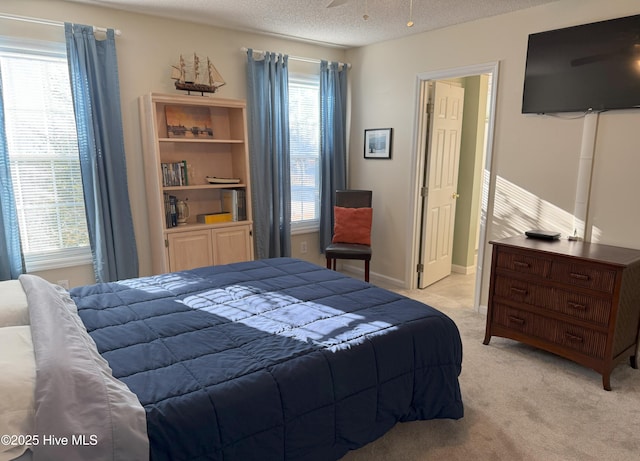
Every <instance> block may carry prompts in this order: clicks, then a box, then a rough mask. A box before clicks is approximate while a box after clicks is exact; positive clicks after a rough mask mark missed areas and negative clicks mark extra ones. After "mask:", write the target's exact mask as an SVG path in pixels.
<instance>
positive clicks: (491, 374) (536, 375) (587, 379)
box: [342, 276, 640, 461]
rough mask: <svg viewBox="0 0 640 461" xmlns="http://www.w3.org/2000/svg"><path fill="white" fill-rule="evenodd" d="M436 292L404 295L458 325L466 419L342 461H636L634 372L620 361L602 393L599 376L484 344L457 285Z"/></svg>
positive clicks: (377, 444)
mask: <svg viewBox="0 0 640 461" xmlns="http://www.w3.org/2000/svg"><path fill="white" fill-rule="evenodd" d="M467 278H468V276H467ZM461 280H462V281H461ZM452 282H453V283H452ZM457 282H460V284H459V288H458V289H457V290H456V288H455V286H456V284H457ZM439 283H442V282H439ZM443 285H446V287H445V290H444V291H443V290H433V291H429V290H423V291H420V290H415V291H407V292H402V294H405V295H407V296H410V297H413V298H416V299H419V300H420V301H423V302H426V303H427V304H430V305H432V306H433V307H436V308H437V309H439V310H441V311H443V312H444V313H445V314H447V315H448V316H449V317H451V318H452V319H453V320H454V321H455V322H456V324H457V325H458V328H459V330H460V333H461V336H462V342H463V362H462V374H461V376H460V386H461V389H462V399H463V402H464V406H465V416H464V418H462V419H460V420H457V421H453V420H434V421H417V422H409V423H399V424H397V425H396V426H395V427H394V428H393V429H392V430H391V431H390V432H389V433H387V434H386V435H385V436H383V437H382V438H380V439H378V440H376V441H374V442H372V443H370V444H369V445H367V446H365V447H362V448H360V449H358V450H355V451H352V452H350V453H348V454H347V455H346V456H344V457H343V458H342V461H383V460H384V461H389V460H392V461H424V460H451V461H457V460H460V461H462V460H464V461H467V460H480V461H484V460H509V461H516V460H536V461H537V460H540V461H543V460H544V461H550V460H559V461H560V460H562V461H568V460H576V461H577V460H580V461H589V460H593V461H596V460H598V461H603V460H606V461H627V460H629V461H631V460H639V459H640V431H638V424H639V422H640V370H634V369H632V368H631V367H630V366H629V364H628V362H624V363H620V364H619V365H618V366H617V367H616V369H615V370H614V371H613V373H612V375H611V386H612V391H611V392H607V391H605V390H604V389H603V388H602V379H601V376H600V375H599V374H598V373H596V372H595V371H593V370H590V369H588V368H585V367H582V366H580V365H577V364H574V363H573V362H570V361H568V360H565V359H562V358H560V357H557V356H554V355H552V354H549V353H546V352H542V351H538V350H536V349H534V348H532V347H529V346H526V345H523V344H520V343H517V342H515V341H511V340H508V339H504V338H497V337H493V338H492V339H491V343H490V344H489V345H488V346H485V345H483V344H482V340H483V339H484V328H485V321H486V317H485V315H483V314H479V313H476V312H475V311H473V310H472V309H471V307H470V306H471V301H470V299H471V296H472V295H471V296H469V286H468V284H466V283H465V282H464V278H462V279H456V278H455V277H454V278H453V279H450V280H448V281H447V282H446V283H444V284H443ZM452 287H453V291H451V289H452ZM472 290H473V288H472V286H471V293H472ZM452 293H454V295H452ZM465 297H466V298H465Z"/></svg>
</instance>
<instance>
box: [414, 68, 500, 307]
mask: <svg viewBox="0 0 640 461" xmlns="http://www.w3.org/2000/svg"><path fill="white" fill-rule="evenodd" d="M481 79H484V80H485V81H486V82H488V83H487V85H486V90H485V93H484V98H485V100H484V102H483V101H480V102H481V103H480V104H477V107H478V110H479V111H480V112H482V113H480V112H479V113H478V114H477V116H476V117H468V120H466V121H463V122H464V123H470V124H472V125H471V129H469V127H468V126H467V127H465V128H463V134H462V136H463V137H464V136H465V133H470V132H471V133H472V132H473V131H474V130H477V129H479V127H480V123H482V124H483V132H482V138H483V139H482V145H480V146H475V147H474V148H473V149H475V153H473V152H472V153H469V146H467V147H466V149H467V153H466V154H465V155H466V157H467V160H466V161H467V162H468V163H467V166H466V167H464V168H467V169H468V168H470V167H469V162H470V164H471V165H472V168H475V169H476V170H477V171H476V173H475V174H471V175H470V174H469V171H466V172H465V173H463V174H462V175H459V181H458V183H457V184H458V186H459V187H458V188H459V189H460V191H464V192H463V194H464V198H465V199H466V205H465V206H459V207H458V208H459V209H458V212H457V214H456V219H455V222H457V224H454V226H455V227H456V228H457V229H456V232H455V240H456V244H455V248H453V250H452V251H453V254H454V260H453V263H452V264H450V265H449V266H450V267H447V270H448V269H451V271H453V272H460V273H467V274H470V273H472V272H475V274H476V276H475V288H474V293H475V294H474V307H475V308H476V309H479V308H480V306H479V303H480V291H481V281H482V266H483V260H484V251H485V245H484V240H485V235H486V217H487V216H488V215H489V214H488V210H487V207H488V204H489V203H490V200H488V196H489V194H490V191H491V190H492V185H493V184H492V183H493V181H492V175H491V147H492V145H493V131H494V123H495V101H496V94H497V83H498V63H497V62H496V63H489V64H482V65H477V66H469V67H463V68H456V69H450V70H445V71H439V72H428V73H423V74H419V75H418V76H417V85H416V94H417V96H416V118H415V120H416V122H415V132H414V133H415V136H414V163H413V164H414V165H415V170H414V172H415V176H414V178H413V184H414V187H412V194H413V202H414V219H413V226H412V235H411V238H410V245H411V250H410V251H411V253H410V254H411V258H410V261H409V267H408V268H407V271H408V274H407V275H408V277H407V279H408V280H409V281H410V288H419V287H420V288H421V287H424V286H426V285H424V283H425V281H427V283H431V281H433V280H434V277H429V276H425V274H424V271H425V270H428V265H427V264H425V262H426V261H425V257H426V256H425V255H426V254H427V253H428V251H426V250H428V249H429V248H434V247H436V242H434V241H429V240H425V239H428V238H429V235H428V232H425V229H428V228H429V226H430V225H431V226H432V227H433V222H431V223H429V220H430V219H433V218H432V217H431V216H430V215H429V213H428V212H426V211H425V204H426V201H427V200H426V197H428V194H429V191H428V189H426V187H427V185H428V180H429V171H428V170H429V168H430V166H429V165H430V163H434V162H430V160H431V158H430V156H431V154H429V152H430V144H431V143H432V142H434V139H435V138H436V137H435V136H431V135H430V132H429V131H430V126H431V121H430V116H429V113H430V111H431V106H430V103H432V100H433V88H434V87H435V82H440V81H447V82H449V83H451V82H453V84H454V85H456V84H457V85H461V86H465V85H469V83H468V82H475V81H478V82H481ZM481 87H482V84H480V85H479V88H481ZM478 91H481V90H478ZM473 94H474V92H471V93H470V94H469V97H470V98H473V97H474V96H473ZM476 94H477V92H476ZM476 98H478V96H476ZM470 109H471V110H473V105H471V107H470ZM467 136H468V137H469V139H471V136H470V135H468V134H467ZM472 141H473V140H472ZM462 143H463V145H464V143H465V140H464V139H462ZM470 155H471V156H475V157H473V158H472V159H471V160H469V156H470ZM461 170H462V169H461ZM456 174H457V171H456ZM470 181H473V184H471V183H470ZM474 191H475V192H474ZM473 194H475V196H473V197H472V195H473ZM451 196H453V197H454V199H456V200H460V199H458V197H459V196H460V192H458V191H454V193H453V194H451ZM460 198H462V197H460ZM459 203H460V202H459ZM461 216H462V218H461ZM461 223H462V224H461ZM460 248H462V249H460ZM456 251H457V252H458V254H459V255H460V254H462V256H461V257H462V262H460V260H461V257H457V258H456ZM465 252H466V254H463V253H465ZM470 256H471V259H469V258H470ZM456 259H457V261H456ZM421 270H422V271H423V272H422V273H421V272H420V271H421ZM439 270H440V271H442V269H439ZM451 271H449V272H451ZM447 275H448V274H447V273H446V272H445V273H444V275H442V274H439V275H437V276H436V277H435V279H439V278H442V277H446V276H447Z"/></svg>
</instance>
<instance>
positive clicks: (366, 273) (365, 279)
mask: <svg viewBox="0 0 640 461" xmlns="http://www.w3.org/2000/svg"><path fill="white" fill-rule="evenodd" d="M369 262H370V261H369V260H368V259H367V260H366V261H365V262H364V281H365V282H368V281H369Z"/></svg>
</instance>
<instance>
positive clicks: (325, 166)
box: [320, 61, 348, 253]
mask: <svg viewBox="0 0 640 461" xmlns="http://www.w3.org/2000/svg"><path fill="white" fill-rule="evenodd" d="M347 73H348V70H347V65H346V64H345V65H340V64H339V63H336V62H332V63H331V64H329V63H328V62H327V61H321V62H320V124H321V127H320V252H321V253H324V249H325V248H326V247H327V246H328V245H329V244H330V243H331V238H332V235H333V206H334V205H335V191H336V190H339V189H346V187H347V76H348V75H347Z"/></svg>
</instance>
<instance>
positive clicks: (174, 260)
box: [167, 230, 213, 272]
mask: <svg viewBox="0 0 640 461" xmlns="http://www.w3.org/2000/svg"><path fill="white" fill-rule="evenodd" d="M167 239H168V241H169V270H170V271H171V272H176V271H182V270H186V269H194V268H196V267H204V266H211V265H213V252H212V247H211V231H210V230H196V231H189V232H176V233H171V234H169V235H168V236H167Z"/></svg>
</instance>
